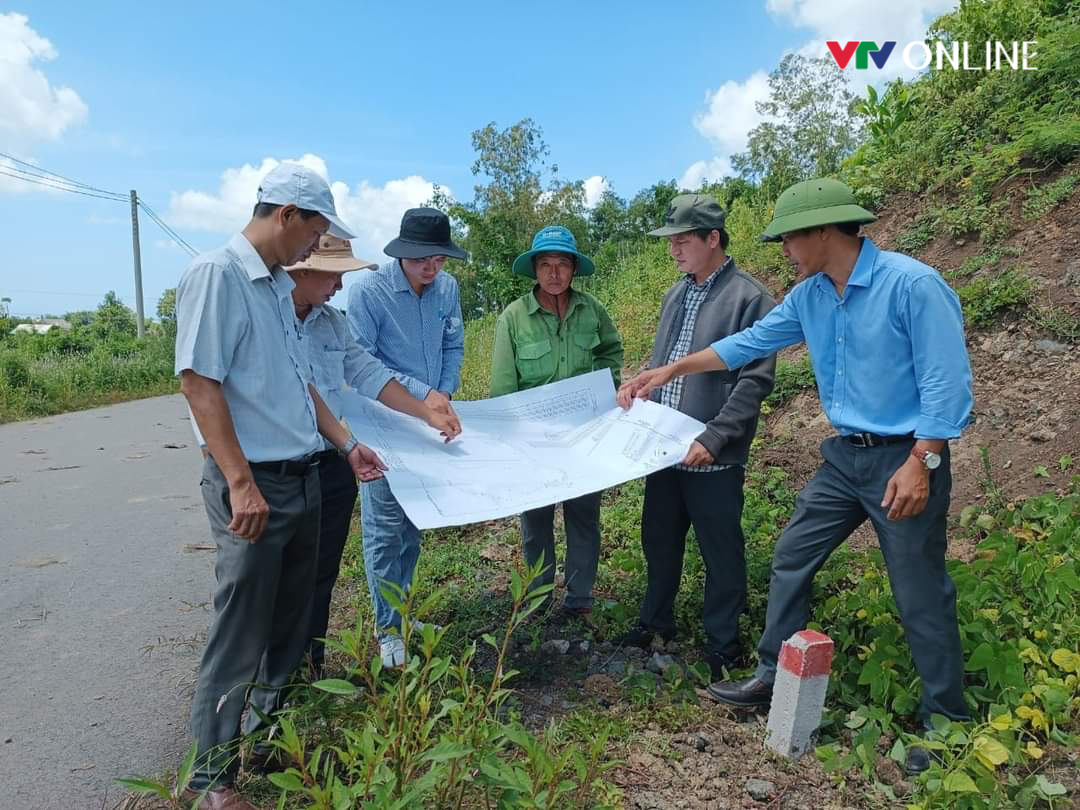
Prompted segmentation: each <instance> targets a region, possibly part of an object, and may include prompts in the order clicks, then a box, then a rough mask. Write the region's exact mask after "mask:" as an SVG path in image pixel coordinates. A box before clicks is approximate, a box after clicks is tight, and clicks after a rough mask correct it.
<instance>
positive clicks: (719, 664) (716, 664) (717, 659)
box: [705, 652, 739, 683]
mask: <svg viewBox="0 0 1080 810" xmlns="http://www.w3.org/2000/svg"><path fill="white" fill-rule="evenodd" d="M705 663H706V664H708V665H709V671H710V672H711V673H712V679H713V683H719V682H721V681H723V679H724V678H726V677H728V674H729V673H730V672H731V670H733V669H738V667H739V659H738V658H736V657H734V656H731V655H724V654H723V653H718V652H706V653H705Z"/></svg>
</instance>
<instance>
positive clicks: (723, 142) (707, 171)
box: [679, 70, 769, 189]
mask: <svg viewBox="0 0 1080 810" xmlns="http://www.w3.org/2000/svg"><path fill="white" fill-rule="evenodd" d="M768 97H769V77H768V74H766V73H765V72H764V71H760V70H759V71H757V72H756V73H754V74H752V75H751V76H750V77H749V78H748V79H746V81H743V82H737V81H734V80H731V81H727V82H724V84H722V85H720V87H719V88H717V89H716V90H709V91H707V92H706V93H705V110H704V111H703V112H700V113H698V114H697V115H696V116H694V128H695V129H697V131H698V132H700V133H701V134H702V135H704V136H705V137H706V138H708V139H709V140H710V141H711V142H712V143H713V145H714V146H715V148H716V155H715V156H714V157H713V158H711V159H709V160H699V161H697V162H696V163H693V164H691V165H690V166H688V167H687V169H686V171H685V172H683V176H682V178H681V179H680V180H679V187H680V188H687V189H696V188H700V187H701V184H702V183H703V182H705V181H706V180H710V181H715V180H720V179H721V178H723V177H725V176H727V175H730V174H732V170H731V156H732V155H733V154H735V153H736V152H741V151H742V150H743V149H745V148H746V139H747V136H748V135H749V134H750V130H752V129H753V128H754V127H756V126H757V125H758V124H760V123H761V122H762V121H763V120H764V118H765V117H764V116H763V115H762V114H761V113H759V112H758V111H757V104H758V102H760V101H765V100H766V99H767V98H768Z"/></svg>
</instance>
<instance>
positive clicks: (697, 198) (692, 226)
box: [649, 194, 727, 236]
mask: <svg viewBox="0 0 1080 810" xmlns="http://www.w3.org/2000/svg"><path fill="white" fill-rule="evenodd" d="M726 216H727V214H726V212H725V211H724V209H723V208H721V207H720V203H718V202H717V201H716V200H715V199H714V198H713V197H710V196H709V195H708V194H680V195H679V196H678V197H673V198H672V200H671V202H669V203H668V207H667V214H665V215H664V225H663V227H660V228H657V229H656V230H655V231H649V236H674V235H675V234H677V233H686V232H687V231H698V230H702V229H704V230H709V231H713V230H716V231H718V230H720V229H722V228H723V227H724V218H725V217H726Z"/></svg>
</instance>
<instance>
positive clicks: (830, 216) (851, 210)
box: [761, 177, 877, 242]
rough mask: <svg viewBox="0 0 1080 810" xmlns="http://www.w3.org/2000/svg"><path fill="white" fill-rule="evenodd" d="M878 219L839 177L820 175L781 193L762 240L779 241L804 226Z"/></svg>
mask: <svg viewBox="0 0 1080 810" xmlns="http://www.w3.org/2000/svg"><path fill="white" fill-rule="evenodd" d="M876 220H877V217H876V216H874V215H873V214H871V213H870V212H869V211H867V210H866V209H865V208H863V207H862V206H861V205H859V204H858V203H857V202H856V201H855V193H854V192H853V191H852V190H851V189H850V188H848V187H847V186H846V185H844V184H843V183H841V182H840V181H839V180H829V179H828V178H825V177H820V178H817V179H815V180H804V181H803V182H801V183H796V184H795V185H793V186H791V187H790V188H788V189H786V190H785V191H784V193H783V194H781V195H780V197H779V198H778V199H777V200H776V207H775V208H774V209H773V220H772V222H770V223H769V227H767V228H766V229H765V233H763V234H762V235H761V241H762V242H779V241H780V237H781V236H783V235H784V234H785V233H791V231H800V230H802V229H803V228H819V227H821V226H822V225H840V224H842V223H844V222H858V223H859V224H866V223H868V222H874V221H876Z"/></svg>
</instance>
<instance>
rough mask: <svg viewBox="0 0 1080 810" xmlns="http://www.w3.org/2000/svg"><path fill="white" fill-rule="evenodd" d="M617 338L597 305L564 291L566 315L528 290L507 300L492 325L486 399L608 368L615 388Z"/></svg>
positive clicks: (619, 341) (580, 294)
mask: <svg viewBox="0 0 1080 810" xmlns="http://www.w3.org/2000/svg"><path fill="white" fill-rule="evenodd" d="M622 362H623V345H622V338H620V337H619V331H618V330H617V329H616V328H615V324H614V323H613V322H612V320H611V316H610V315H608V313H607V310H606V309H604V306H603V304H601V303H600V302H599V301H597V300H596V299H595V298H593V296H591V295H589V294H588V293H584V292H579V291H577V290H575V289H573V288H571V289H570V305H569V307H568V308H567V311H566V317H565V318H564V319H563V320H561V321H560V320H559V318H558V316H557V315H554V314H552V313H551V312H548V311H547V310H546V309H544V308H543V307H541V306H540V303H539V302H538V301H537V300H536V296H535V295H534V294H533V292H531V291H530V292H528V293H526V294H525V295H523V296H521V297H520V298H518V299H516V300H515V301H512V302H511V303H510V305H509V306H508V307H507V308H506V309H504V310H503V311H502V314H501V315H499V319H498V320H497V321H496V322H495V351H494V356H493V358H492V362H491V396H493V397H497V396H500V395H501V394H509V393H512V392H514V391H524V390H525V389H527V388H536V387H537V386H539V385H546V384H547V383H551V382H556V381H557V380H565V379H567V378H569V377H576V376H577V375H578V374H587V373H588V372H590V371H595V370H597V369H601V368H610V369H611V375H612V377H614V379H615V386H616V387H618V385H619V378H620V371H621V370H622Z"/></svg>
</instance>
